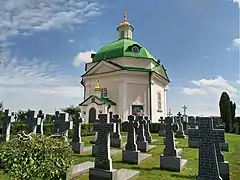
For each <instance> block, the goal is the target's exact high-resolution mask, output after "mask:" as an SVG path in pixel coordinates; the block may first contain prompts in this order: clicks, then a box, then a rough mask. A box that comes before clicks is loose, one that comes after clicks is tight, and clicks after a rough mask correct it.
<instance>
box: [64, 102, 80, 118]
mask: <svg viewBox="0 0 240 180" xmlns="http://www.w3.org/2000/svg"><path fill="white" fill-rule="evenodd" d="M61 110H62V111H63V112H65V113H68V114H69V116H70V117H73V116H75V115H76V114H78V113H80V112H81V109H80V107H79V106H76V107H75V106H74V105H70V107H67V108H65V109H61Z"/></svg>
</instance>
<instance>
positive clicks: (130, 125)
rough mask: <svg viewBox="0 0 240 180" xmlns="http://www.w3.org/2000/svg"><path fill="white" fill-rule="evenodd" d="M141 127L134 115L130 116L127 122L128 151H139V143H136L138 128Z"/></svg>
mask: <svg viewBox="0 0 240 180" xmlns="http://www.w3.org/2000/svg"><path fill="white" fill-rule="evenodd" d="M138 127H139V123H138V122H137V121H134V116H133V115H129V116H128V122H127V131H128V134H127V144H126V150H128V151H137V144H136V129H137V128H138Z"/></svg>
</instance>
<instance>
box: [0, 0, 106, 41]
mask: <svg viewBox="0 0 240 180" xmlns="http://www.w3.org/2000/svg"><path fill="white" fill-rule="evenodd" d="M0 7H1V8H0V40H4V39H6V38H7V37H9V36H13V35H19V34H21V35H30V34H32V33H33V32H35V31H42V30H48V29H52V28H62V27H66V26H72V25H74V24H81V23H84V22H86V21H88V20H89V19H90V18H92V17H93V16H97V15H99V14H101V12H102V8H103V6H102V5H100V4H99V3H98V1H96V2H94V1H90V2H89V1H85V0H67V1H66V0H41V1H39V0H7V1H5V0H0Z"/></svg>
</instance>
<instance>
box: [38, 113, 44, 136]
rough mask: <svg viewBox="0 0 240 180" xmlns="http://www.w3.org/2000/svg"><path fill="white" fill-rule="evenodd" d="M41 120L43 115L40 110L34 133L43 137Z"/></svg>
mask: <svg viewBox="0 0 240 180" xmlns="http://www.w3.org/2000/svg"><path fill="white" fill-rule="evenodd" d="M43 120H44V114H43V112H42V110H39V112H38V114H37V128H36V133H38V134H41V135H43Z"/></svg>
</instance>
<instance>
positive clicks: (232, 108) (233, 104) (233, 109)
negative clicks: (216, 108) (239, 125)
mask: <svg viewBox="0 0 240 180" xmlns="http://www.w3.org/2000/svg"><path fill="white" fill-rule="evenodd" d="M230 105H231V106H230V108H231V119H232V123H233V124H235V115H236V104H235V103H233V102H232V101H230Z"/></svg>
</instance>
